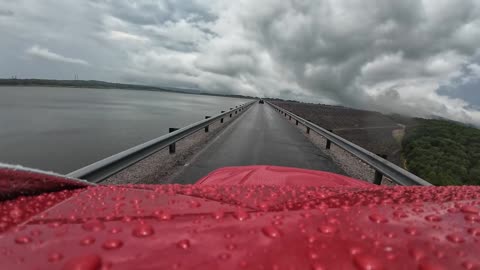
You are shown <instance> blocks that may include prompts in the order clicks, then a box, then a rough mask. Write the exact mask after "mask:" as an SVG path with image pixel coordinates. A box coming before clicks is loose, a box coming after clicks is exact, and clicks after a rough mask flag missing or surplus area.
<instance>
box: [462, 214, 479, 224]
mask: <svg viewBox="0 0 480 270" xmlns="http://www.w3.org/2000/svg"><path fill="white" fill-rule="evenodd" d="M465 220H466V221H472V222H473V221H480V216H479V215H477V214H466V215H465Z"/></svg>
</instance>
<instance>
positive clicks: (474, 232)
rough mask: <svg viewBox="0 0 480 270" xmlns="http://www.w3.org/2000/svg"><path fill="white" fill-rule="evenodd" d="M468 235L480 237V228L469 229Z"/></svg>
mask: <svg viewBox="0 0 480 270" xmlns="http://www.w3.org/2000/svg"><path fill="white" fill-rule="evenodd" d="M468 233H469V234H471V235H473V236H480V228H469V229H468Z"/></svg>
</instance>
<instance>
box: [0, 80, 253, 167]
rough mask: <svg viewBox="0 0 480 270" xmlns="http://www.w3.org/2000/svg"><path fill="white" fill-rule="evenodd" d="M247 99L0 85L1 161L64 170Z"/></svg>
mask: <svg viewBox="0 0 480 270" xmlns="http://www.w3.org/2000/svg"><path fill="white" fill-rule="evenodd" d="M247 101H248V100H245V99H237V98H226V97H215V96H201V95H187V94H178V93H168V92H152V91H140V90H117V89H81V88H78V89H77V88H59V87H0V162H3V163H10V164H21V165H24V166H28V167H33V168H39V169H43V170H51V171H55V172H59V173H68V172H71V171H74V170H76V169H78V168H81V167H83V166H86V165H88V164H91V163H93V162H95V161H98V160H100V159H102V158H105V157H108V156H110V155H113V154H116V153H118V152H120V151H122V150H125V149H128V148H130V147H132V146H135V145H137V144H140V143H143V142H145V141H148V140H150V139H153V138H156V137H158V136H161V135H163V134H166V133H168V128H169V127H183V126H186V125H188V124H191V123H194V122H197V121H199V120H202V119H204V116H205V115H214V114H217V113H219V112H220V111H221V110H227V109H229V108H230V107H234V106H236V105H240V104H243V103H245V102H247Z"/></svg>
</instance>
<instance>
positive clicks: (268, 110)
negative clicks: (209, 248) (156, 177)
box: [173, 103, 341, 184]
mask: <svg viewBox="0 0 480 270" xmlns="http://www.w3.org/2000/svg"><path fill="white" fill-rule="evenodd" d="M247 165H276V166H286V167H296V168H304V169H312V170H322V171H330V172H335V173H341V169H339V168H338V167H337V166H336V165H335V164H334V163H333V161H332V160H331V159H330V158H329V157H328V156H327V155H325V154H324V153H323V152H322V151H321V150H320V149H318V148H317V147H316V146H315V145H313V144H312V143H311V142H310V141H309V140H308V139H307V138H306V137H305V136H304V135H303V134H302V133H301V131H300V130H298V129H297V128H296V127H295V126H293V125H292V124H290V123H288V121H286V120H285V119H284V118H283V117H282V116H281V114H279V113H278V112H276V111H274V109H273V108H272V107H270V106H269V105H268V104H258V103H257V104H255V105H253V106H252V107H251V108H250V109H248V110H247V111H246V112H244V114H243V115H241V116H240V117H239V118H238V119H236V120H235V121H234V122H233V123H232V124H230V125H229V126H228V127H226V128H225V130H223V131H222V132H221V133H220V134H219V135H218V136H217V137H216V138H215V139H214V140H213V141H212V142H211V143H209V144H208V145H207V146H206V147H205V148H204V149H203V150H202V151H201V152H199V153H198V154H197V155H196V156H195V157H193V158H192V160H191V162H190V163H189V164H185V166H184V168H183V170H182V171H181V172H180V173H179V174H178V175H177V176H176V177H174V179H173V182H175V183H181V184H193V183H195V182H196V181H197V180H198V179H200V178H202V177H203V176H205V175H207V174H208V173H209V172H211V171H213V170H215V169H218V168H221V167H227V166H247Z"/></svg>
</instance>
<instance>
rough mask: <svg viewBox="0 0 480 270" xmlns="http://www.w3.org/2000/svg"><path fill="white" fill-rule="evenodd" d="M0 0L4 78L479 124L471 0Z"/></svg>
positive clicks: (477, 38)
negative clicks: (185, 91)
mask: <svg viewBox="0 0 480 270" xmlns="http://www.w3.org/2000/svg"><path fill="white" fill-rule="evenodd" d="M0 2H1V6H2V8H1V10H0V26H1V27H2V29H5V33H3V38H2V43H1V44H0V49H1V50H2V53H1V54H0V60H2V63H7V64H4V65H2V66H0V76H2V77H9V76H11V75H13V74H17V75H18V76H24V77H40V76H41V77H50V78H68V77H70V76H73V74H75V73H78V74H80V76H81V77H84V78H94V79H103V80H115V81H125V82H138V83H149V84H157V85H162V84H163V85H165V84H168V85H176V86H186V87H199V88H203V89H208V90H210V91H216V92H222V93H240V94H247V95H258V96H272V97H281V98H295V99H299V100H303V101H312V102H325V103H335V104H343V105H347V106H355V107H361V108H369V109H375V110H382V111H386V112H399V113H407V114H413V115H420V116H431V115H440V116H443V117H449V118H451V119H455V120H459V121H464V122H470V123H477V124H478V123H480V112H479V111H478V109H477V108H478V105H480V104H475V102H476V100H478V98H468V97H472V95H473V96H474V97H478V95H480V94H479V92H478V91H474V90H471V89H478V85H480V82H479V80H480V68H479V64H478V63H479V61H478V59H480V57H479V48H478V44H480V2H479V1H477V0H463V1H451V0H423V1H420V0H403V1H396V0H388V1H387V0H375V1H363V0H343V1H334V0H305V1H297V0H286V1H276V0H264V1H253V0H240V1H201V0H188V1H187V0H184V1H174V0H163V1H157V0H137V1H134V0H89V1H74V0H64V1H54V0H44V1H42V3H39V2H38V1H33V0H19V1H7V0H0ZM439 89H441V90H439ZM465 89H470V90H468V95H465ZM468 99H470V100H468ZM472 102H473V103H472Z"/></svg>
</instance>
